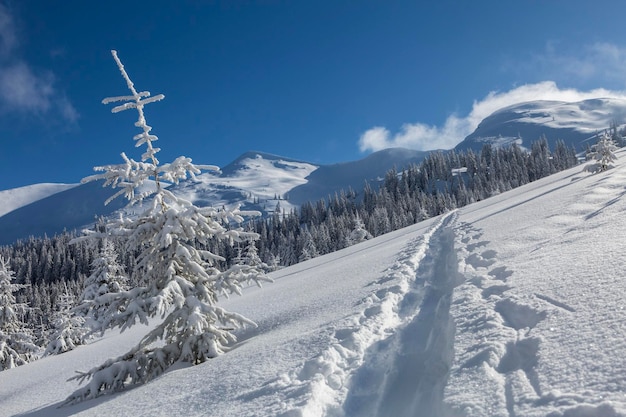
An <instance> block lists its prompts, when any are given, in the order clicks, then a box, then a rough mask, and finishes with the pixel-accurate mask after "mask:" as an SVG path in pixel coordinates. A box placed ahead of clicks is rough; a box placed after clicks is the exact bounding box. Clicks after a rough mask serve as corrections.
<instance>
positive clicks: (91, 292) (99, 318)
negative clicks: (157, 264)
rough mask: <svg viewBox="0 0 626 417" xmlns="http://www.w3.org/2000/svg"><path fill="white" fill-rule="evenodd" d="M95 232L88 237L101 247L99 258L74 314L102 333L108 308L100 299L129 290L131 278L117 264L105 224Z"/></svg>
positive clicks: (113, 246)
mask: <svg viewBox="0 0 626 417" xmlns="http://www.w3.org/2000/svg"><path fill="white" fill-rule="evenodd" d="M96 229H97V231H96V232H95V233H92V234H90V235H89V238H90V239H89V240H90V242H91V243H94V244H96V245H99V250H98V255H97V257H96V258H95V259H94V260H93V262H92V264H91V270H92V272H91V275H89V277H87V278H86V279H85V283H84V290H83V292H82V294H81V298H80V301H79V303H78V305H77V306H76V307H75V308H74V311H75V312H76V313H77V314H78V315H80V316H82V317H85V318H86V319H87V320H86V321H87V326H88V327H89V328H93V329H96V330H98V331H100V332H101V333H102V332H103V331H104V329H103V328H102V323H103V320H104V319H105V318H106V316H105V313H106V311H107V308H108V305H107V304H102V302H104V301H105V300H102V298H100V296H101V295H104V294H110V293H118V292H122V291H126V290H127V289H128V277H127V276H126V274H125V272H124V268H123V267H122V266H121V265H120V264H119V262H118V254H117V252H116V250H115V245H114V244H113V241H112V240H111V238H110V237H109V236H107V227H106V225H104V224H100V225H98V226H97V228H96ZM104 298H106V297H104ZM96 300H98V301H99V302H100V303H98V302H96ZM91 333H92V332H86V333H85V336H89V335H91Z"/></svg>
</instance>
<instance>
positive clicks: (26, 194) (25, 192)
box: [0, 183, 79, 216]
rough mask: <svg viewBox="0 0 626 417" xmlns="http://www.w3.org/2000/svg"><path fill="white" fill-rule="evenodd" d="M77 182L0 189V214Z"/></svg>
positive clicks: (70, 186)
mask: <svg viewBox="0 0 626 417" xmlns="http://www.w3.org/2000/svg"><path fill="white" fill-rule="evenodd" d="M78 185H79V184H49V183H44V184H33V185H27V186H25V187H19V188H12V189H10V190H4V191H0V216H4V215H5V214H7V213H10V212H12V211H13V210H16V209H18V208H20V207H23V206H26V205H28V204H30V203H32V202H35V201H37V200H41V199H42V198H46V197H49V196H51V195H53V194H56V193H59V192H61V191H65V190H69V189H70V188H74V187H76V186H78Z"/></svg>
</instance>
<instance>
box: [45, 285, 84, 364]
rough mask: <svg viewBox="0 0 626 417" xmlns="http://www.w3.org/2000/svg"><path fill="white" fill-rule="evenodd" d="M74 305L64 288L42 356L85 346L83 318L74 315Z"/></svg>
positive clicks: (72, 299) (69, 294) (73, 299)
mask: <svg viewBox="0 0 626 417" xmlns="http://www.w3.org/2000/svg"><path fill="white" fill-rule="evenodd" d="M74 303H75V298H74V296H73V295H72V294H71V293H70V292H69V290H68V289H67V286H66V287H65V291H64V292H63V294H62V295H61V296H60V297H59V300H58V303H57V305H58V311H56V312H55V313H54V316H53V318H52V325H53V331H52V335H51V336H50V341H49V342H48V346H46V350H45V351H44V356H47V355H58V354H61V353H65V352H68V351H70V350H73V349H75V348H76V347H77V346H80V345H83V344H85V335H86V334H87V329H86V328H85V318H84V317H82V316H80V315H78V314H76V311H74V309H73V308H74Z"/></svg>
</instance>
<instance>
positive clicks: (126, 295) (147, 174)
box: [66, 51, 268, 403]
mask: <svg viewBox="0 0 626 417" xmlns="http://www.w3.org/2000/svg"><path fill="white" fill-rule="evenodd" d="M112 54H113V57H114V59H115V61H116V63H117V65H118V68H119V69H120V71H121V73H122V76H123V77H124V80H125V81H126V83H127V85H128V88H129V90H130V91H131V94H132V95H130V96H121V97H113V98H107V99H105V100H103V103H104V104H107V103H112V102H124V103H123V104H120V105H118V106H116V107H114V108H113V109H112V112H113V113H116V112H119V111H122V110H127V109H136V110H137V112H138V115H139V118H138V120H137V122H136V123H135V126H137V127H139V128H140V129H141V130H142V131H141V133H139V134H137V135H136V136H135V137H134V139H135V141H136V146H142V145H145V146H146V151H145V152H144V153H143V155H142V157H141V161H140V162H138V161H135V160H133V159H131V158H129V157H127V156H126V155H125V154H122V158H123V159H124V163H123V164H120V165H107V166H102V167H96V168H95V170H96V171H101V172H102V173H100V174H96V175H93V176H91V177H87V178H85V179H84V180H83V181H94V180H104V182H105V185H110V186H112V187H114V188H119V191H118V192H117V193H116V194H114V195H113V196H112V197H111V198H110V199H109V201H110V200H112V199H113V198H116V197H118V196H120V195H124V196H125V197H126V198H127V199H128V201H129V205H133V204H139V203H141V202H143V203H144V204H145V206H146V207H145V210H144V211H143V212H142V213H141V214H139V215H137V216H134V217H121V218H120V219H118V220H116V221H112V222H110V223H109V224H108V225H107V227H108V230H109V233H110V234H112V235H115V236H117V237H119V238H120V239H123V241H124V242H125V245H126V250H127V251H128V253H138V256H137V260H136V261H137V262H136V266H135V269H134V271H133V274H132V275H133V280H134V281H137V285H136V286H134V287H133V288H130V289H128V290H126V291H120V292H109V293H106V294H102V295H99V296H97V297H96V298H95V299H94V300H93V303H94V304H95V305H100V306H106V308H105V309H104V310H103V311H102V312H101V313H102V317H103V319H102V321H101V322H100V326H101V330H104V329H106V328H111V327H119V328H121V329H122V330H125V329H127V328H128V327H130V326H132V325H133V324H135V323H136V322H138V321H139V322H141V323H143V324H146V325H147V324H149V322H148V320H149V319H150V318H155V317H159V318H160V320H159V324H157V325H156V326H155V327H154V328H153V329H152V330H151V331H149V332H148V333H147V334H146V335H145V336H144V337H143V338H142V339H141V341H140V342H139V343H138V344H137V345H136V346H135V347H134V348H133V349H131V350H130V351H129V352H127V353H126V354H124V355H122V356H120V357H118V358H114V359H110V360H108V361H106V362H105V363H104V364H102V365H100V366H98V367H95V368H93V369H91V370H89V371H87V372H79V375H78V376H76V377H74V378H73V379H77V380H79V381H81V382H82V381H85V380H88V381H89V382H88V383H87V384H86V385H85V386H84V387H82V388H80V389H78V390H77V391H75V392H74V393H73V394H72V395H70V396H69V397H68V398H67V400H66V403H73V402H78V401H81V400H84V399H88V398H94V397H97V396H99V395H102V394H106V393H110V392H114V391H118V390H120V389H123V388H124V387H126V386H129V385H134V384H140V383H145V382H147V381H149V380H151V379H153V378H154V377H156V376H158V375H159V374H161V373H162V372H164V371H165V370H166V369H168V368H169V367H170V366H172V365H173V364H175V363H177V362H188V363H191V364H198V363H201V362H204V361H206V360H207V359H209V358H213V357H215V356H217V355H219V354H220V353H222V352H224V351H225V349H226V346H227V345H228V344H229V343H232V342H234V341H235V340H236V338H235V335H234V334H233V333H232V330H233V329H234V328H239V327H242V326H246V325H249V326H255V324H254V323H253V322H252V321H251V320H249V319H247V318H245V317H243V316H241V315H239V314H237V313H232V312H229V311H226V310H225V309H223V308H221V307H219V306H217V305H216V303H217V300H218V296H220V295H224V296H228V295H229V294H230V293H240V292H241V289H242V286H243V284H245V283H247V282H250V281H252V282H255V283H256V284H258V285H260V282H261V281H263V280H268V279H267V278H265V276H264V275H263V273H262V272H261V271H256V270H254V269H253V268H252V267H248V268H246V273H245V274H242V273H240V272H241V268H239V267H238V266H237V265H235V266H234V267H232V268H231V269H229V270H226V271H221V270H219V269H218V267H217V262H218V261H223V260H224V258H223V257H221V256H220V255H219V254H215V253H211V252H210V251H208V250H203V249H198V248H201V247H208V245H207V244H208V242H209V240H211V239H217V240H225V241H227V242H231V243H232V242H238V241H243V240H247V239H255V238H257V237H258V235H256V234H255V233H251V232H244V231H243V230H241V229H240V228H234V227H233V226H234V225H235V224H237V223H241V222H242V221H243V216H244V215H248V214H255V213H252V212H250V213H244V212H240V211H239V209H238V208H233V209H219V210H218V209H215V208H212V207H203V208H200V207H197V206H195V205H194V204H193V203H191V202H190V201H187V200H184V199H182V198H179V197H177V196H176V195H175V194H174V193H173V192H171V191H170V190H169V189H168V188H167V187H168V185H169V184H171V183H178V182H179V181H181V180H184V179H186V178H188V177H191V178H195V175H196V174H198V173H200V172H201V169H206V170H213V171H216V170H218V168H217V167H214V166H199V165H194V164H192V162H191V159H189V158H186V157H184V156H181V157H179V158H177V159H176V160H175V161H174V162H172V163H169V164H160V163H159V161H158V159H157V158H156V153H157V152H158V151H159V149H158V148H155V147H153V142H154V141H156V140H157V137H156V136H155V135H152V134H150V131H151V129H152V128H151V127H150V126H148V125H147V124H146V119H145V116H144V106H145V105H146V104H149V103H153V102H156V101H159V100H161V99H163V98H164V96H163V95H162V94H159V95H156V96H153V97H150V93H149V92H147V91H143V92H137V91H136V90H135V87H134V85H133V83H132V81H131V80H130V78H129V77H128V74H127V73H126V71H125V69H124V66H123V65H122V63H121V61H120V60H119V58H118V56H117V53H116V52H115V51H112ZM153 325H154V322H153Z"/></svg>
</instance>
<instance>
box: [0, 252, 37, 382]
mask: <svg viewBox="0 0 626 417" xmlns="http://www.w3.org/2000/svg"><path fill="white" fill-rule="evenodd" d="M13 281H14V274H13V271H12V270H11V268H10V267H9V265H8V262H7V261H5V259H4V258H3V257H1V256H0V371H3V370H5V369H11V368H15V367H16V366H20V365H24V364H25V363H28V362H31V361H33V360H35V359H36V358H37V351H38V349H39V348H38V347H37V346H36V345H35V344H34V343H33V340H32V336H31V333H30V331H29V330H28V329H27V328H26V325H25V324H24V322H23V321H22V320H21V319H20V317H19V316H20V315H21V316H24V315H25V313H26V312H27V310H28V306H27V305H25V304H21V303H17V300H16V298H15V293H16V292H17V291H19V290H20V289H22V288H25V287H26V285H24V284H16V283H14V282H13Z"/></svg>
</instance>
